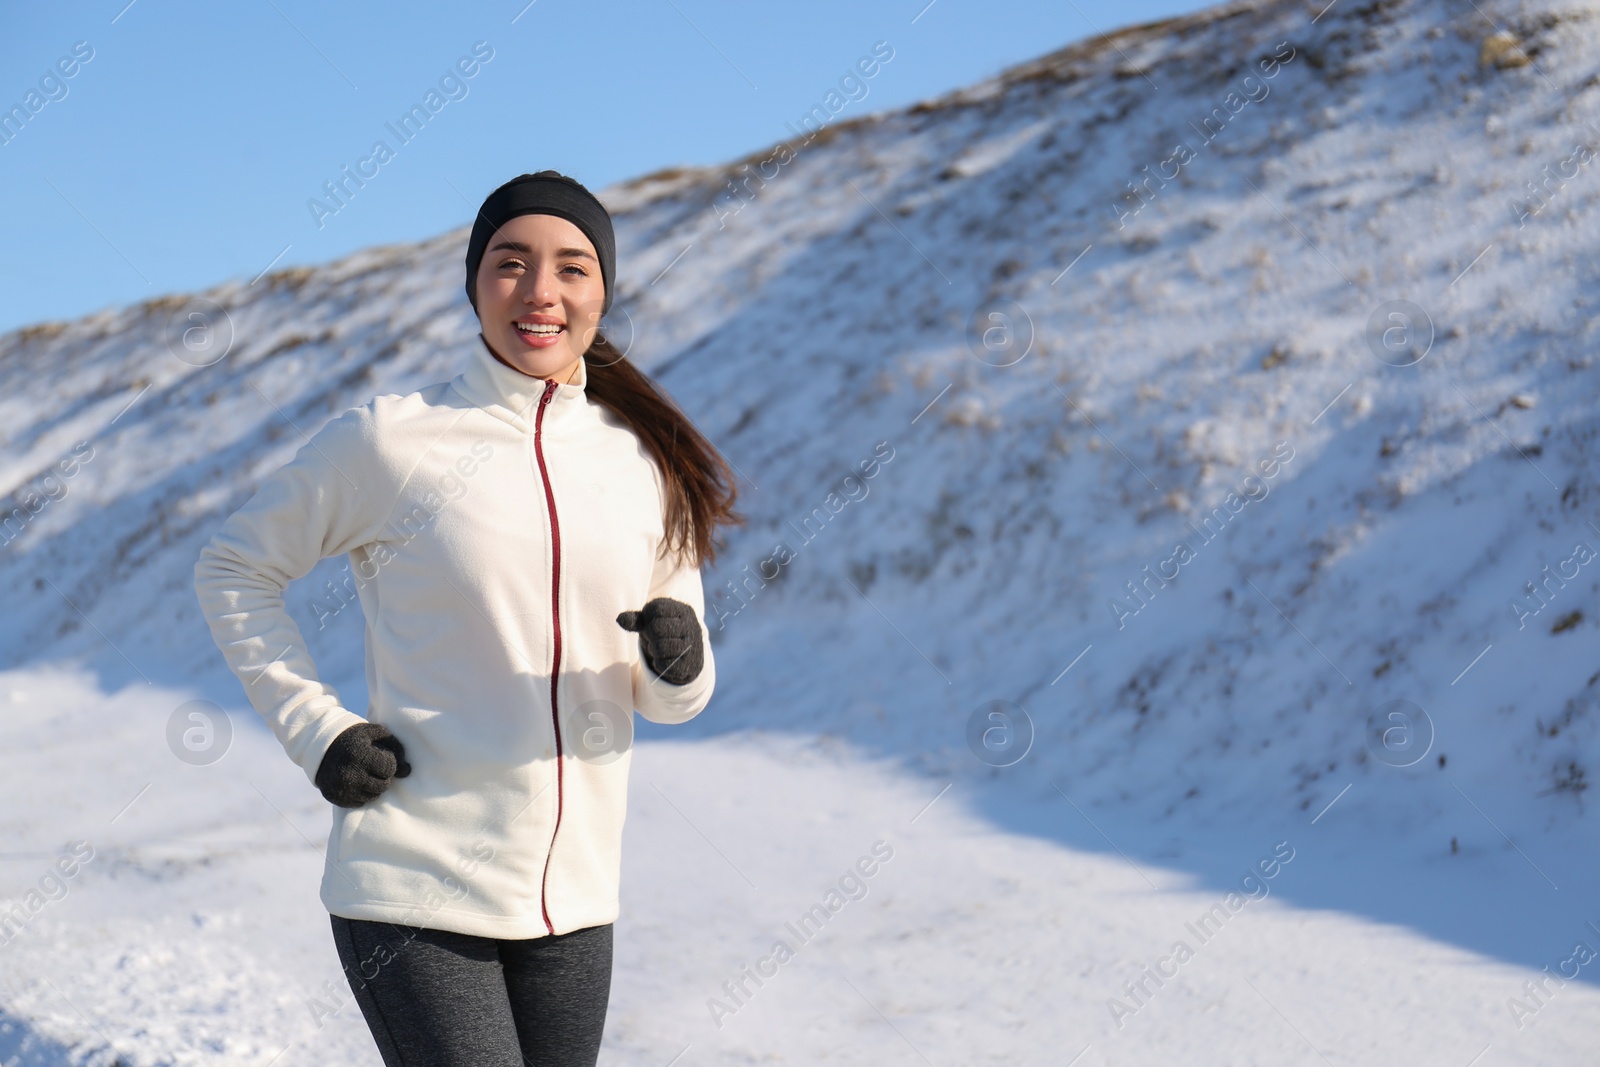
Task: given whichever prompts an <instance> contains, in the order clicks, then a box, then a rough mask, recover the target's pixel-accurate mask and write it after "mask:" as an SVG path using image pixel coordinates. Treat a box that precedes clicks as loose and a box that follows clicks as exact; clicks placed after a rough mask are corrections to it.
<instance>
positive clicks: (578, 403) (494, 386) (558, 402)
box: [451, 333, 589, 433]
mask: <svg viewBox="0 0 1600 1067" xmlns="http://www.w3.org/2000/svg"><path fill="white" fill-rule="evenodd" d="M588 383H589V364H588V361H587V360H585V359H583V358H581V357H580V358H579V359H578V372H577V373H576V374H574V375H573V376H572V381H571V382H563V383H560V384H558V385H557V386H556V389H555V395H553V396H552V397H551V398H550V408H549V410H548V411H546V412H545V413H544V424H545V425H546V426H549V425H550V424H551V423H552V422H553V421H557V420H560V419H562V418H564V417H565V416H566V415H567V414H568V413H569V412H570V411H572V410H573V409H576V408H581V407H583V406H584V405H585V401H586V400H587V399H588V394H587V393H586V392H585V386H587V385H588ZM451 385H452V386H454V387H455V390H456V392H458V393H460V394H461V395H462V396H464V397H466V398H467V399H468V400H470V401H472V402H473V403H474V404H477V405H478V406H479V407H481V408H483V409H485V410H486V411H488V412H489V413H490V414H492V415H494V416H496V417H498V418H501V419H504V420H505V421H506V422H509V423H511V424H512V425H513V426H516V427H517V428H518V429H520V430H523V431H524V432H526V433H532V432H533V428H534V421H535V419H536V418H537V417H538V414H539V399H540V398H541V397H542V396H544V391H545V389H546V387H547V386H546V381H545V379H543V378H539V377H535V376H534V375H531V374H524V373H522V372H521V371H519V370H517V369H516V368H514V367H508V366H506V365H505V364H504V363H501V362H500V361H499V360H498V359H496V358H495V355H494V353H493V352H492V351H490V349H489V342H488V341H485V340H484V339H483V334H481V333H480V334H478V343H477V344H476V345H474V346H473V348H472V360H471V362H470V363H468V364H467V369H466V370H464V371H463V372H462V373H461V374H459V375H457V376H456V377H455V379H454V380H453V381H452V382H451Z"/></svg>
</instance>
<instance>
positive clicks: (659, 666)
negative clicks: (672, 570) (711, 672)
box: [617, 596, 705, 685]
mask: <svg viewBox="0 0 1600 1067" xmlns="http://www.w3.org/2000/svg"><path fill="white" fill-rule="evenodd" d="M617 625H618V626H621V627H622V628H623V629H624V630H637V631H638V633H639V644H640V647H641V648H642V649H643V651H644V663H645V666H646V667H649V668H650V673H652V674H654V675H655V676H656V677H657V678H660V679H661V680H662V681H664V682H671V683H672V684H673V685H688V684H689V683H690V682H692V681H694V680H695V679H696V678H698V677H699V676H700V669H701V668H702V667H704V666H705V649H704V648H703V647H702V645H701V640H700V620H699V618H697V617H696V616H695V613H694V608H692V607H690V606H689V605H688V604H685V603H684V602H683V601H681V600H673V599H672V598H671V597H665V596H658V597H656V598H655V599H654V600H652V601H650V602H649V603H648V604H646V605H645V606H644V608H643V609H642V610H640V611H624V612H623V613H622V614H621V615H618V616H617Z"/></svg>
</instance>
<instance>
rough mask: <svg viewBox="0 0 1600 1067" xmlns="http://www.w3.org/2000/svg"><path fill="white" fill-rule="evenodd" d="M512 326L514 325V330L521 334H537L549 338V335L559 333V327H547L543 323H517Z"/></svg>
mask: <svg viewBox="0 0 1600 1067" xmlns="http://www.w3.org/2000/svg"><path fill="white" fill-rule="evenodd" d="M513 325H515V326H516V328H517V329H519V330H521V331H522V332H523V333H537V334H542V335H544V336H549V335H551V334H557V333H560V332H561V327H560V326H553V325H547V324H545V323H533V322H518V323H513Z"/></svg>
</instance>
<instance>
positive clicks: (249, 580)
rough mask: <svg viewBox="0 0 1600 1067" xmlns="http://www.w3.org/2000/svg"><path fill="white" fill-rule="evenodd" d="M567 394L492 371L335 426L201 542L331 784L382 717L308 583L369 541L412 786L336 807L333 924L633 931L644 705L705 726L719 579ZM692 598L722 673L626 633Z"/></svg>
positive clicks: (368, 575)
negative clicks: (669, 545)
mask: <svg viewBox="0 0 1600 1067" xmlns="http://www.w3.org/2000/svg"><path fill="white" fill-rule="evenodd" d="M587 382H588V367H587V364H586V363H582V362H580V366H579V370H578V373H577V376H576V377H575V378H574V380H573V382H571V383H569V384H559V383H556V382H554V381H550V382H546V381H545V380H543V379H540V378H536V377H532V376H529V375H525V374H522V373H521V372H519V371H516V370H514V369H512V368H510V367H508V366H506V365H504V364H502V363H500V362H499V361H498V360H496V359H495V358H494V356H493V355H492V354H491V353H490V352H489V350H488V347H487V345H486V344H484V343H483V342H482V341H481V339H480V341H479V344H478V345H477V346H476V347H475V349H474V354H473V357H472V361H471V363H470V365H469V366H468V367H467V369H466V370H465V372H464V373H462V374H461V375H459V376H457V377H456V378H455V379H454V380H452V381H449V382H441V383H439V384H437V385H432V386H429V387H427V388H425V389H422V390H420V391H419V392H415V393H411V394H409V395H407V396H397V395H386V396H380V397H376V398H375V399H373V400H372V401H370V402H368V403H367V404H365V405H363V406H361V407H355V408H351V409H349V410H347V411H345V412H344V413H343V414H341V415H339V416H338V417H337V418H334V419H333V420H331V421H330V422H328V424H327V425H326V426H324V427H323V428H322V429H321V430H320V431H318V432H317V433H316V435H315V436H313V437H312V438H311V439H310V440H309V441H308V442H307V443H306V444H305V445H304V446H303V447H302V448H301V449H300V450H299V452H298V453H296V455H295V457H294V459H293V461H291V462H290V463H288V464H286V465H285V466H283V467H282V468H280V469H279V470H278V471H276V472H275V473H273V474H272V475H271V476H270V477H268V478H267V479H266V480H265V481H264V482H263V483H262V484H261V486H260V488H259V489H258V490H257V492H256V494H255V495H254V496H253V497H252V498H251V499H250V500H249V501H248V502H247V503H246V504H245V505H244V506H243V507H241V508H240V509H239V510H238V511H237V512H235V513H234V514H233V515H231V516H230V517H229V518H228V519H227V521H226V522H225V523H224V524H223V525H222V527H221V529H220V530H219V531H218V532H217V533H216V535H215V536H214V537H213V538H212V539H211V541H210V543H209V544H207V545H206V546H205V548H204V549H202V550H201V553H200V558H199V561H198V562H197V563H196V565H195V568H194V578H195V592H196V594H197V595H198V597H199V600H200V605H201V609H202V611H203V612H204V614H205V617H206V620H207V623H208V624H209V626H210V628H211V632H212V635H213V636H214V637H215V639H216V642H217V645H218V647H220V648H221V650H222V652H223V654H224V656H225V657H226V658H227V661H228V665H229V666H230V667H231V668H232V670H233V671H234V673H235V674H237V675H238V676H239V678H240V681H241V682H243V683H244V686H245V691H246V693H247V694H248V696H249V699H250V702H251V704H252V706H253V707H254V708H255V709H256V711H257V712H259V713H260V714H261V716H262V717H263V718H264V719H265V720H266V721H267V722H268V723H269V724H270V725H271V727H272V730H273V732H274V733H275V734H276V735H277V737H278V740H279V741H280V742H282V744H283V747H284V749H285V751H287V752H288V754H289V756H290V758H291V759H293V760H294V761H295V762H296V763H297V764H299V765H300V767H301V768H302V769H304V771H305V773H306V777H307V778H308V779H311V780H312V781H313V782H314V781H315V776H316V772H317V767H318V765H319V764H320V763H321V761H322V756H323V754H324V753H325V752H326V751H327V749H328V746H329V744H330V743H331V742H332V741H333V739H334V738H335V737H336V736H337V735H338V734H339V733H340V732H341V731H343V730H345V729H346V728H347V727H349V726H352V725H354V724H356V723H359V722H361V721H363V717H362V716H360V715H358V714H356V712H355V711H353V710H351V709H349V708H346V707H345V706H344V704H343V703H342V702H341V701H340V699H339V695H338V693H337V692H335V691H334V689H333V687H331V686H329V685H327V684H325V683H323V682H321V681H319V679H318V677H317V671H316V668H315V666H314V665H313V664H312V661H311V657H310V654H309V653H308V651H307V649H306V645H305V641H304V639H303V637H302V635H301V632H300V630H299V628H298V627H297V626H296V624H295V622H294V620H293V619H292V618H291V617H290V616H289V614H288V612H287V611H286V610H285V608H284V601H283V591H284V587H285V586H286V585H287V584H288V583H289V582H290V581H291V580H293V579H295V578H299V577H301V576H302V575H304V574H306V573H307V572H308V571H310V570H311V568H312V566H313V565H315V564H316V562H317V561H318V560H320V559H323V558H324V557H327V556H333V555H339V554H342V553H348V554H349V558H350V570H351V573H352V578H353V582H354V584H355V586H356V592H357V595H358V596H359V598H360V603H361V609H362V612H363V613H364V615H365V616H366V674H367V686H368V692H369V694H370V701H369V704H368V706H367V708H366V709H365V716H364V717H365V719H366V720H368V721H371V722H377V723H382V724H383V725H385V726H387V727H388V728H389V729H390V730H392V731H393V732H394V734H395V736H396V737H398V738H399V739H400V741H401V743H402V744H403V745H404V746H405V753H406V758H407V760H408V762H409V763H410V764H411V768H412V769H411V774H410V775H409V776H408V777H405V778H395V779H393V780H392V781H391V783H390V785H389V788H388V789H387V791H385V792H384V793H383V795H382V796H380V797H378V798H377V799H376V800H373V801H371V802H369V803H367V804H365V805H363V806H361V807H359V808H341V807H334V809H333V829H332V832H331V834H330V835H329V839H328V850H327V863H326V865H325V869H324V873H323V879H322V890H321V897H322V902H323V904H324V905H325V906H326V907H327V909H328V910H329V911H330V912H332V913H333V914H335V915H343V916H346V917H348V918H352V919H381V920H388V921H391V922H398V923H405V924H409V925H413V926H428V927H433V928H436V929H442V930H453V931H457V932H460V933H466V934H479V935H484V936H489V937H499V938H530V937H542V936H546V935H549V934H561V933H567V932H569V931H572V930H577V929H580V928H582V927H586V926H597V925H600V924H603V923H608V922H612V921H614V920H615V919H616V918H617V914H618V902H617V883H618V876H619V873H620V845H621V837H622V824H623V817H624V814H625V812H626V810H627V786H628V769H629V766H630V764H631V762H632V755H633V749H632V739H633V730H632V715H633V711H634V710H635V709H636V710H637V711H638V712H639V713H640V714H642V715H643V716H644V717H645V718H647V719H650V720H651V721H653V722H662V723H677V722H683V721H685V720H687V719H690V718H692V717H693V716H695V715H696V714H698V713H699V712H700V711H701V710H702V709H703V708H704V707H705V706H706V704H707V702H708V701H709V700H710V699H711V692H712V689H713V687H714V686H715V684H716V671H715V665H714V664H713V661H712V656H711V641H710V633H709V632H708V631H707V629H706V624H705V594H704V589H703V586H702V584H701V578H700V572H699V569H698V568H696V567H693V566H692V565H686V564H684V563H682V562H681V561H680V560H679V558H678V557H677V556H676V555H670V556H667V557H666V558H658V554H659V553H664V552H665V544H664V541H663V537H664V532H665V531H664V522H663V519H664V511H663V506H664V483H663V481H662V476H661V472H660V471H659V470H658V468H657V466H656V464H655V462H654V460H653V459H652V458H651V457H650V456H649V454H648V453H647V452H646V451H645V449H644V447H643V446H642V445H641V444H640V442H639V440H638V438H637V437H635V436H634V434H633V432H632V431H631V430H629V429H628V428H627V427H626V426H625V425H624V424H623V423H622V422H621V421H620V420H619V419H617V418H616V416H615V415H613V414H612V413H611V412H610V410H609V409H607V408H605V407H603V406H601V405H600V404H599V403H598V402H596V401H594V400H592V399H591V398H590V397H589V396H588V395H587V393H585V391H584V390H585V386H586V384H587ZM663 596H664V597H671V598H673V599H675V600H680V601H682V602H684V603H686V604H688V605H690V606H691V607H693V608H694V610H695V614H696V616H697V617H698V618H699V620H700V629H701V640H702V641H703V642H704V648H705V665H704V668H703V669H702V670H701V673H700V675H699V676H698V677H696V678H695V679H694V680H693V681H691V682H689V683H688V684H686V685H682V686H677V685H673V684H671V683H669V682H665V681H662V680H661V679H659V678H657V677H656V676H655V675H654V674H653V673H652V672H651V671H650V670H649V669H648V668H647V667H646V666H645V665H644V662H643V659H642V656H641V650H640V647H639V641H640V638H639V635H638V634H637V633H633V632H630V631H627V630H624V629H623V628H622V627H621V626H619V625H618V624H617V622H616V616H617V614H618V613H619V612H622V611H626V610H630V609H633V610H637V609H639V608H642V607H644V605H645V603H646V602H647V601H649V600H651V599H653V598H655V597H663Z"/></svg>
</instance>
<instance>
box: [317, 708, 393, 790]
mask: <svg viewBox="0 0 1600 1067" xmlns="http://www.w3.org/2000/svg"><path fill="white" fill-rule="evenodd" d="M410 773H411V764H409V763H407V762H406V750H405V748H404V746H402V745H401V744H400V739H399V738H398V737H396V736H394V734H392V733H390V732H389V728H388V727H387V726H384V725H382V724H381V723H375V722H360V723H356V724H355V725H354V726H352V727H350V728H349V729H347V730H345V731H344V732H343V733H341V734H340V735H339V736H338V737H335V738H334V739H333V744H331V745H329V746H328V751H327V753H326V754H324V755H323V757H322V762H321V763H320V764H319V765H318V766H317V788H318V789H320V790H322V795H323V796H324V797H326V798H328V800H330V801H332V802H333V803H335V804H337V805H339V806H340V807H341V808H359V807H360V806H361V805H363V804H365V803H366V802H367V801H369V800H376V799H377V798H378V797H379V796H380V795H381V794H382V793H383V791H384V790H385V789H387V788H389V782H390V781H391V780H392V779H394V778H404V777H406V776H407V775H409V774H410Z"/></svg>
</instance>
